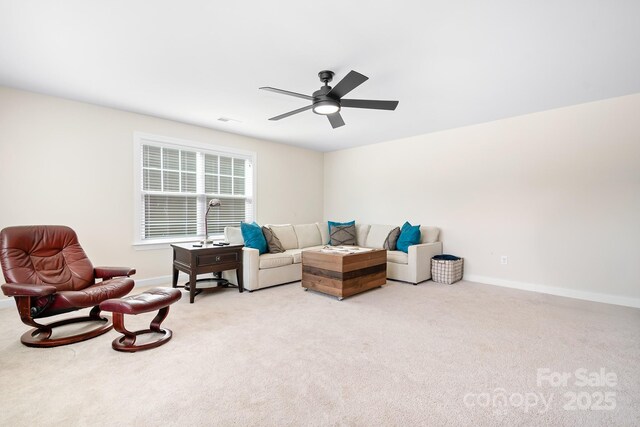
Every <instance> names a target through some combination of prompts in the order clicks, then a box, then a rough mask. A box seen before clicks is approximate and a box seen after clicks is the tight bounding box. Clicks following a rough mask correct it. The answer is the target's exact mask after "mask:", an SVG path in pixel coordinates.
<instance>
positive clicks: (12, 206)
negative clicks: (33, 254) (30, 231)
mask: <svg viewBox="0 0 640 427" xmlns="http://www.w3.org/2000/svg"><path fill="white" fill-rule="evenodd" d="M134 132H145V133H151V134H156V135H163V136H169V137H173V138H180V139H186V140H192V141H198V142H203V143H211V144H214V145H221V146H228V147H235V148H240V149H244V150H252V151H255V152H256V153H257V172H258V185H257V198H256V200H257V221H258V222H259V223H269V222H271V223H287V222H291V223H305V222H315V221H319V220H321V217H322V207H323V201H322V194H323V192H322V188H323V180H322V174H323V155H322V153H318V152H314V151H310V150H304V149H300V148H294V147H291V146H287V145H282V144H275V143H271V142H267V141H261V140H257V139H253V138H247V137H242V136H238V135H233V134H229V133H225V132H218V131H214V130H211V129H206V128H203V127H197V126H191V125H186V124H182V123H177V122H173V121H170V120H163V119H158V118H154V117H150V116H145V115H140V114H133V113H128V112H124V111H119V110H114V109H110V108H103V107H98V106H95V105H90V104H84V103H79V102H73V101H67V100H63V99H60V98H54V97H48V96H43V95H38V94H34V93H29V92H23V91H18V90H13V89H8V88H2V87H0V158H1V159H2V160H1V163H0V165H1V166H0V193H1V196H2V208H1V209H0V228H4V227H6V226H9V225H18V224H65V225H69V226H71V227H72V228H74V229H75V230H76V232H77V233H78V236H79V238H80V242H81V244H82V245H83V247H84V249H85V251H86V252H87V253H88V255H89V257H90V258H91V260H92V261H93V262H94V264H99V265H128V266H132V267H136V268H137V270H138V274H137V275H136V278H137V279H144V278H153V277H159V276H167V275H170V274H171V251H170V249H169V248H168V247H166V248H164V249H158V250H136V249H134V248H133V246H132V242H133V237H134V236H133V233H134V231H133V230H134V228H133V220H134V212H133V201H134V196H133V190H134V189H133V133H134Z"/></svg>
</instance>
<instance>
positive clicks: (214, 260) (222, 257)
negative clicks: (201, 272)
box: [197, 252, 238, 267]
mask: <svg viewBox="0 0 640 427" xmlns="http://www.w3.org/2000/svg"><path fill="white" fill-rule="evenodd" d="M237 261H238V252H232V253H225V254H206V255H198V261H197V265H198V266H200V267H204V266H207V265H216V264H225V263H228V262H237Z"/></svg>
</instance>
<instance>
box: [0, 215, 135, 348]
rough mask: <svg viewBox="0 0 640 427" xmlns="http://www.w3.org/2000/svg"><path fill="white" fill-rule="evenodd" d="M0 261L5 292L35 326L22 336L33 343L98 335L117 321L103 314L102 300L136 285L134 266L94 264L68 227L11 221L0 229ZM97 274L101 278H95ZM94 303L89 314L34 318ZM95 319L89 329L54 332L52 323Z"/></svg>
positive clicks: (44, 344)
mask: <svg viewBox="0 0 640 427" xmlns="http://www.w3.org/2000/svg"><path fill="white" fill-rule="evenodd" d="M0 263H1V264H2V272H3V273H4V278H5V280H6V282H7V283H6V284H4V285H2V292H4V294H5V295H7V296H11V297H14V298H15V300H16V305H17V307H18V312H19V314H20V318H21V319H22V321H23V322H24V323H25V324H27V325H29V326H34V327H35V328H34V329H32V330H30V331H28V332H26V333H24V334H23V335H22V338H21V341H22V343H23V344H24V345H27V346H29V347H55V346H59V345H65V344H71V343H75V342H78V341H83V340H87V339H89V338H93V337H97V336H98V335H101V334H104V333H105V332H108V331H109V330H111V328H112V327H113V325H112V323H111V320H110V319H109V318H107V317H101V316H100V307H99V304H100V302H102V301H104V300H107V299H109V298H120V297H123V296H125V295H126V294H128V293H129V292H130V291H131V289H133V285H134V281H133V280H132V279H129V276H131V275H132V274H135V272H136V270H135V269H133V268H128V267H127V268H124V267H95V268H94V267H93V265H92V264H91V261H89V258H87V255H86V254H85V252H84V250H83V249H82V247H81V246H80V244H79V243H78V236H76V233H75V231H73V230H72V229H71V228H69V227H65V226H59V225H31V226H19V227H7V228H5V229H4V230H2V231H1V232H0ZM96 279H102V280H101V281H99V282H97V283H96ZM88 307H93V309H92V310H91V312H90V314H89V316H84V317H75V318H71V319H64V320H60V321H58V322H54V323H51V324H48V325H41V324H39V323H36V322H35V320H34V319H38V318H42V317H49V316H54V315H56V314H61V313H67V312H70V311H74V310H79V309H82V308H88ZM87 321H97V322H99V325H98V326H97V327H95V328H93V329H91V330H89V331H86V330H85V331H83V332H80V333H77V334H76V335H71V336H60V337H55V336H52V329H53V328H55V327H57V326H62V325H68V324H71V323H78V322H87Z"/></svg>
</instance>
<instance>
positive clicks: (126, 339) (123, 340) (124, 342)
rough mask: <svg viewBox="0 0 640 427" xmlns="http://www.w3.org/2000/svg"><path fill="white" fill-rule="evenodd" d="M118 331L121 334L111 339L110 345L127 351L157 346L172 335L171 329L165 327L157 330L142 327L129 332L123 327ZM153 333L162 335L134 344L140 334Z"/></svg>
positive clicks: (132, 351)
mask: <svg viewBox="0 0 640 427" xmlns="http://www.w3.org/2000/svg"><path fill="white" fill-rule="evenodd" d="M116 314H117V313H114V316H115V315H116ZM118 332H120V333H122V334H123V335H122V336H121V337H118V338H116V339H115V340H113V342H112V343H111V347H112V348H113V349H114V350H117V351H125V352H128V353H135V352H136V351H140V350H148V349H150V348H155V347H159V346H161V345H162V344H165V343H166V342H167V341H169V340H170V339H171V335H172V332H171V329H167V328H161V329H157V330H154V329H144V330H141V331H135V332H130V331H127V330H126V329H125V330H124V331H118ZM153 333H161V334H163V335H162V336H161V337H160V338H158V339H156V340H154V341H151V342H148V343H145V344H139V345H135V342H136V337H138V336H140V335H145V334H153Z"/></svg>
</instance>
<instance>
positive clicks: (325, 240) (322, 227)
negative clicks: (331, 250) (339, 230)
mask: <svg viewBox="0 0 640 427" xmlns="http://www.w3.org/2000/svg"><path fill="white" fill-rule="evenodd" d="M316 225H317V226H318V231H319V232H320V236H321V238H322V243H321V244H322V245H328V244H329V225H328V224H327V223H326V222H316Z"/></svg>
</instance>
